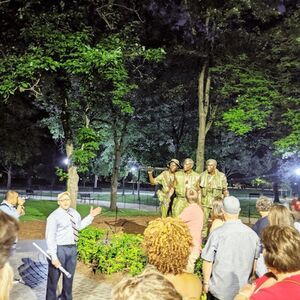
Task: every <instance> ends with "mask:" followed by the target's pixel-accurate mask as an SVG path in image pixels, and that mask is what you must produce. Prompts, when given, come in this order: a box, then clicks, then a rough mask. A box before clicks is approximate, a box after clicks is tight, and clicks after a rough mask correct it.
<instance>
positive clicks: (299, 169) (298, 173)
mask: <svg viewBox="0 0 300 300" xmlns="http://www.w3.org/2000/svg"><path fill="white" fill-rule="evenodd" d="M295 173H296V175H298V176H300V168H297V169H296V170H295Z"/></svg>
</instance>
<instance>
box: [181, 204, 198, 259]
mask: <svg viewBox="0 0 300 300" xmlns="http://www.w3.org/2000/svg"><path fill="white" fill-rule="evenodd" d="M179 218H180V219H181V220H182V221H183V222H185V223H186V225H187V226H188V228H189V230H190V232H191V236H192V238H193V247H192V250H191V253H196V254H200V252H201V243H202V239H201V232H202V228H203V211H202V209H201V207H200V206H199V205H198V204H196V203H192V204H190V205H189V206H188V207H186V208H185V209H184V210H183V211H182V213H181V214H180V215H179Z"/></svg>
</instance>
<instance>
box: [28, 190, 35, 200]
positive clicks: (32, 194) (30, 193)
mask: <svg viewBox="0 0 300 300" xmlns="http://www.w3.org/2000/svg"><path fill="white" fill-rule="evenodd" d="M34 195H35V194H34V191H33V190H32V189H27V190H26V198H29V197H30V196H31V197H32V198H33V197H34Z"/></svg>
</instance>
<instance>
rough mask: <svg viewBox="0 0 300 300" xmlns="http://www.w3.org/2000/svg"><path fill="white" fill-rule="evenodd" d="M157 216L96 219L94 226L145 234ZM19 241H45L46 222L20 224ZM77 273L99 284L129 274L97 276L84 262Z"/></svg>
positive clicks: (113, 281) (79, 263) (102, 217)
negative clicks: (149, 224)
mask: <svg viewBox="0 0 300 300" xmlns="http://www.w3.org/2000/svg"><path fill="white" fill-rule="evenodd" d="M155 218H157V217H155V216H141V217H126V218H119V219H117V221H115V218H114V217H104V216H99V217H96V218H95V220H94V221H93V224H92V226H94V227H97V228H103V229H110V230H111V231H112V233H116V232H124V233H141V234H142V233H143V232H144V230H145V228H146V227H147V224H148V223H149V221H151V220H153V219H155ZM20 225H21V226H20V232H19V239H20V240H34V239H37V240H43V239H45V227H46V221H23V222H21V224H20ZM76 270H77V272H80V273H81V274H84V275H85V276H87V277H88V278H90V279H93V280H95V281H97V282H103V281H105V282H109V283H112V284H116V283H117V282H119V281H120V280H121V279H122V278H123V277H124V276H128V275H127V274H122V273H116V274H112V275H104V274H95V273H94V272H93V270H92V268H91V267H90V266H89V265H85V264H83V263H82V262H80V261H78V262H77V268H76Z"/></svg>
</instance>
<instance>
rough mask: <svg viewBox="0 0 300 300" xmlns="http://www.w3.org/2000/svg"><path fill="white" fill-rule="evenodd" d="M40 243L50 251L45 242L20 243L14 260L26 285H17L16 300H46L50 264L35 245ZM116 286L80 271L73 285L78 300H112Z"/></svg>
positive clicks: (74, 294) (15, 267) (15, 288)
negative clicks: (113, 286) (98, 280)
mask: <svg viewBox="0 0 300 300" xmlns="http://www.w3.org/2000/svg"><path fill="white" fill-rule="evenodd" d="M32 242H35V243H37V244H38V245H39V246H40V247H41V248H43V249H46V243H45V241H44V240H38V241H33V240H23V241H19V242H18V244H17V252H16V254H15V255H14V256H13V257H12V259H11V260H10V263H11V265H12V266H13V268H14V271H15V274H16V276H15V277H16V278H21V279H22V281H23V282H24V283H14V285H13V289H12V292H11V296H10V297H11V299H12V300H21V299H22V300H24V299H28V300H44V299H45V291H46V282H47V272H48V264H47V261H46V259H45V257H44V256H43V255H42V254H41V253H40V252H39V251H38V250H37V249H36V248H35V247H34V246H33V245H32ZM111 288H112V285H111V284H109V283H105V282H103V283H99V282H96V281H94V280H92V279H90V278H87V277H86V276H84V275H83V274H81V273H79V272H76V273H75V276H74V284H73V299H74V300H81V299H85V300H96V299H98V300H99V299H101V300H109V299H110V292H111Z"/></svg>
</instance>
